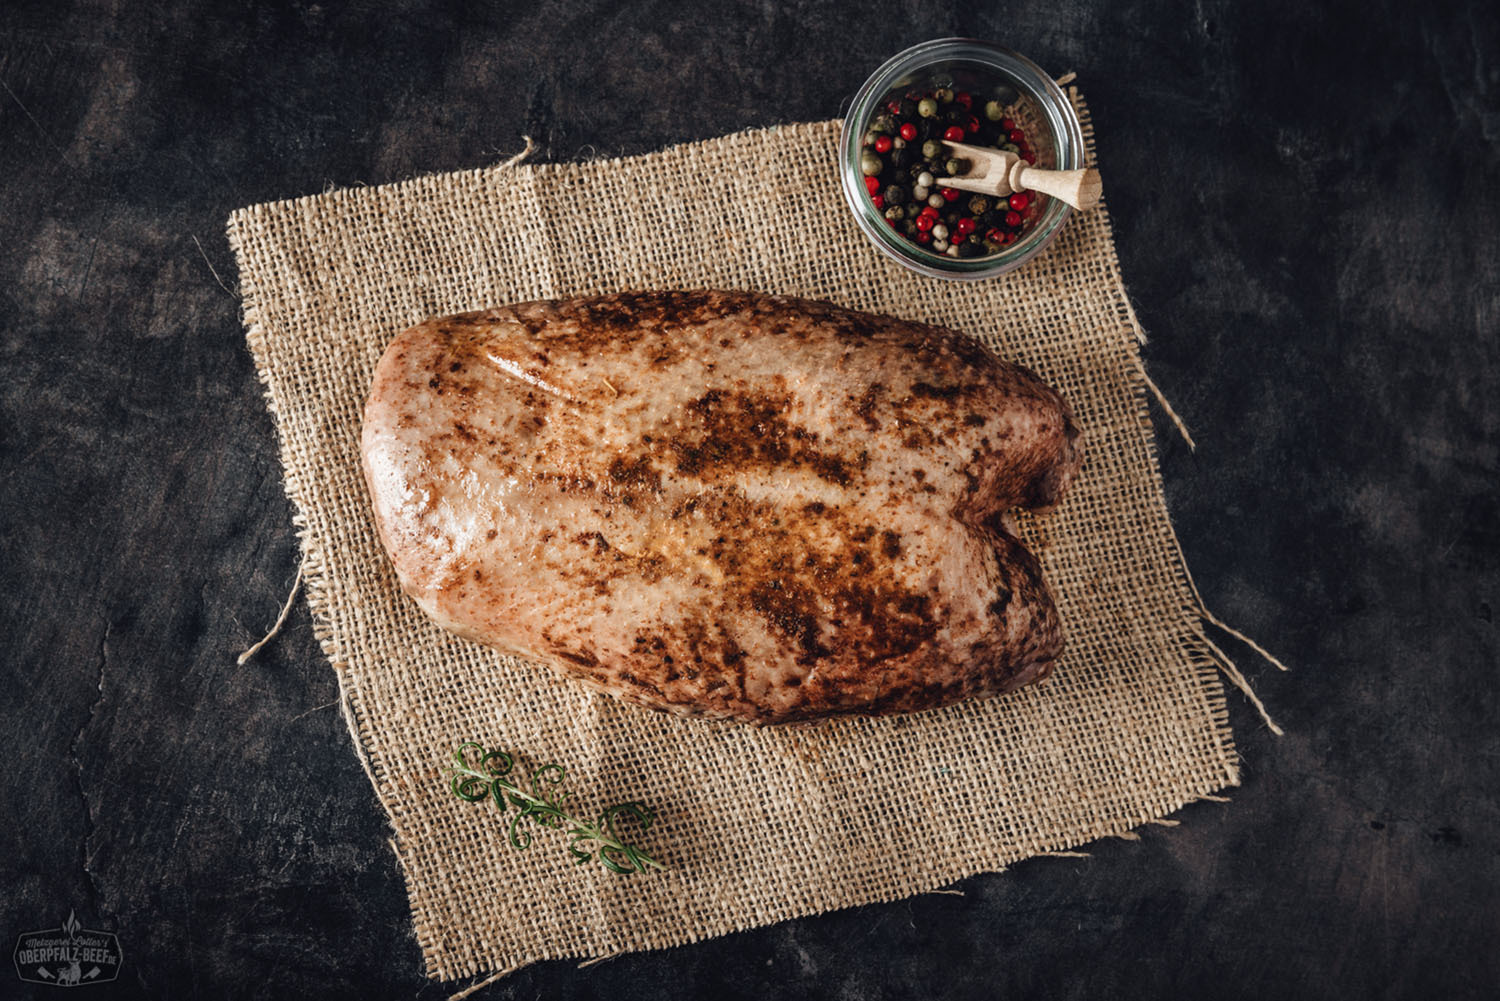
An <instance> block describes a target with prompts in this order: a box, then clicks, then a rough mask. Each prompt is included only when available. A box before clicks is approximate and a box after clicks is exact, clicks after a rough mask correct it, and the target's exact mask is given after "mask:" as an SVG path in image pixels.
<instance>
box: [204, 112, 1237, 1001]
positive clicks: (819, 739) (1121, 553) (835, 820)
mask: <svg viewBox="0 0 1500 1001" xmlns="http://www.w3.org/2000/svg"><path fill="white" fill-rule="evenodd" d="M1074 99H1075V102H1077V104H1078V106H1079V109H1080V111H1081V112H1084V113H1083V115H1082V117H1083V119H1084V121H1085V125H1086V126H1087V114H1086V110H1085V109H1084V108H1083V107H1082V102H1081V101H1080V100H1078V98H1077V97H1076V95H1075V97H1074ZM837 136H838V125H837V123H834V122H821V123H815V124H805V125H796V126H788V127H781V128H773V129H767V130H763V131H755V132H747V133H742V134H738V135H732V136H727V137H724V138H720V139H715V140H710V141H707V142H700V143H693V144H691V145H685V146H679V147H675V148H672V149H668V150H664V151H662V152H659V153H654V154H651V155H649V156H642V157H633V158H630V159H623V160H612V161H608V162H595V163H587V164H558V165H543V166H535V167H532V166H502V167H494V168H489V169H484V170H475V171H470V172H465V173H456V174H446V175H442V176H434V177H424V178H421V179H418V180H414V181H410V182H407V183H403V184H396V185H391V186H386V187H376V188H361V189H355V190H345V191H335V192H332V193H329V194H325V195H321V196H318V197H310V198H302V199H298V200H295V201H287V202H279V203H276V204H269V205H257V206H254V207H252V208H247V209H244V210H241V211H239V212H237V213H235V214H234V216H233V217H232V218H231V219H230V223H229V234H230V240H231V243H232V244H233V246H234V249H235V252H236V253H237V255H238V258H239V264H240V282H241V286H242V289H243V293H244V309H245V322H246V325H247V327H248V338H249V343H250V347H251V350H252V351H253V353H254V356H255V363H256V365H257V367H258V369H259V372H260V376H261V378H262V379H263V380H264V383H265V387H266V391H267V397H268V399H269V402H270V409H271V412H272V414H273V415H274V418H275V422H276V427H277V431H278V433H279V436H280V446H281V457H282V461H283V463H284V465H285V474H286V488H287V492H288V494H289V495H290V496H291V499H292V501H293V502H294V505H295V509H296V515H295V517H296V520H297V523H298V527H299V530H300V533H301V539H302V546H303V551H304V556H305V560H306V562H305V567H306V580H307V584H308V596H309V601H310V603H311V606H312V610H313V613H314V617H315V621H316V625H317V629H318V635H319V638H320V639H321V641H322V643H323V647H324V649H325V650H326V652H327V654H328V657H329V659H330V661H331V662H332V664H333V667H334V669H335V670H336V671H337V673H338V678H339V682H340V685H341V688H342V692H343V695H344V701H345V714H346V718H347V719H348V721H349V725H350V729H351V731H352V732H353V734H354V739H355V742H356V747H357V750H358V751H359V754H360V756H361V759H362V760H363V761H364V763H365V764H366V766H367V769H368V772H369V775H370V778H371V781H372V782H373V783H374V786H375V790H376V793H377V794H378V796H379V798H380V801H381V803H382V804H383V805H384V807H385V809H386V810H387V811H388V812H389V814H390V819H391V824H392V826H393V827H394V829H395V836H394V839H393V845H394V848H395V850H396V852H397V855H398V856H399V858H400V861H401V864H402V866H403V868H404V870H405V874H406V880H407V889H408V892H409V893H410V897H411V908H412V917H413V920H414V922H415V931H416V937H417V940H418V942H419V943H420V945H421V948H422V952H423V955H424V956H425V958H426V963H427V970H428V973H429V974H430V975H431V976H432V977H434V978H440V979H450V978H455V977H460V976H468V975H473V974H477V973H480V972H484V971H487V970H496V969H504V968H510V967H514V966H517V965H518V964H524V963H528V962H534V961H537V960H542V959H549V958H560V957H596V956H603V955H608V954H612V953H616V952H620V951H626V950H637V949H650V948H658V947H663V946H669V945H675V944H679V943H685V942H693V941H697V940H700V939H704V938H708V937H712V936H715V935H721V934H724V933H726V932H730V931H734V930H737V929H744V928H750V927H754V926H758V925H765V924H769V923H772V922H775V921H780V920H784V919H786V918H791V917H795V916H798V915H806V914H813V913H818V912H822V911H826V910H830V909H833V908H842V907H849V906H851V905H855V904H863V903H867V902H871V901H882V900H895V899H900V898H902V897H905V896H909V895H911V894H915V893H920V892H924V891H928V890H932V889H934V888H938V887H942V886H944V885H946V884H950V883H953V882H954V881H956V880H958V879H961V878H963V877H966V876H970V875H973V874H975V873H980V872H993V871H996V870H999V869H1002V868H1004V866H1005V865H1006V864H1007V863H1010V862H1012V861H1015V860H1018V859H1022V858H1025V857H1027V856H1030V855H1034V854H1037V853H1039V852H1044V851H1048V850H1057V849H1064V848H1067V847H1069V846H1075V845H1079V844H1081V843H1084V842H1087V841H1090V840H1093V839H1096V838H1100V837H1103V836H1107V835H1120V834H1125V833H1127V832H1129V831H1130V830H1131V829H1132V828H1134V827H1136V826H1139V825H1141V824H1143V823H1145V822H1147V821H1150V820H1152V819H1154V818H1160V817H1162V816H1164V815H1165V814H1168V813H1171V812H1172V811H1174V810H1176V809H1178V808H1179V807H1181V806H1183V805H1184V804H1185V803H1188V802H1190V801H1192V800H1194V799H1196V798H1198V797H1201V796H1204V795H1206V794H1211V793H1213V792H1214V791H1216V790H1219V789H1221V788H1223V787H1225V786H1227V785H1233V784H1236V783H1237V781H1238V779H1237V770H1236V761H1235V756H1234V750H1233V745H1232V741H1231V735H1230V732H1229V728H1228V724H1227V721H1226V713H1225V707H1224V701H1223V689H1222V687H1221V685H1220V681H1219V677H1218V674H1217V671H1216V668H1215V664H1214V661H1213V658H1212V653H1211V651H1210V649H1209V647H1208V645H1207V643H1206V637H1205V636H1204V635H1203V633H1202V631H1201V629H1202V627H1201V622H1200V618H1199V614H1198V604H1197V602H1196V601H1195V598H1194V593H1193V590H1192V588H1191V585H1190V583H1189V581H1188V579H1187V577H1186V571H1185V568H1184V566H1183V562H1182V557H1181V553H1180V551H1179V548H1178V545H1177V541H1176V538H1175V536H1174V535H1173V532H1172V528H1171V525H1170V523H1169V521H1168V518H1167V511H1166V507H1165V504H1164V501H1163V497H1162V489H1161V480H1160V474H1159V472H1158V470H1157V465H1156V458H1155V453H1154V451H1153V439H1152V432H1151V426H1150V423H1149V421H1148V418H1147V413H1146V400H1145V388H1144V387H1145V375H1144V372H1143V370H1142V368H1141V366H1140V357H1139V353H1138V338H1139V336H1140V331H1139V328H1138V327H1137V325H1136V322H1135V319H1134V316H1133V313H1132V311H1131V309H1130V306H1129V303H1128V301H1127V299H1126V296H1125V292H1124V288H1123V286H1122V284H1121V279H1120V273H1119V267H1118V263H1117V260H1116V257H1115V252H1114V247H1113V243H1112V240H1111V236H1110V228H1109V220H1108V217H1107V215H1106V213H1105V211H1104V210H1103V208H1100V209H1099V210H1097V211H1093V212H1088V213H1081V214H1077V215H1075V216H1074V218H1073V219H1072V220H1071V221H1070V222H1069V223H1068V225H1067V227H1066V228H1065V230H1064V232H1063V233H1062V235H1061V237H1060V238H1059V239H1058V240H1056V241H1055V242H1054V244H1053V245H1052V246H1051V247H1050V248H1049V249H1048V250H1047V251H1046V252H1045V253H1044V254H1043V255H1041V256H1039V257H1038V258H1036V259H1034V260H1033V261H1032V262H1031V263H1030V264H1028V265H1027V266H1026V267H1024V268H1022V269H1020V270H1019V271H1017V272H1013V273H1011V274H1009V275H1006V276H1003V277H1001V278H999V279H996V280H993V281H986V282H979V283H955V282H943V281H938V280H933V279H927V278H922V277H919V276H916V275H913V274H911V273H909V272H907V271H905V270H903V269H902V268H900V267H899V266H897V265H895V264H892V263H888V262H887V261H885V260H884V259H883V258H882V257H881V256H879V255H878V254H877V252H876V251H875V250H874V249H873V248H871V247H870V246H869V244H868V242H867V241H866V240H865V238H864V237H863V236H862V235H861V234H860V233H859V231H858V230H857V229H856V227H855V225H854V222H853V220H852V218H851V217H850V213H849V211H848V209H847V208H846V207H845V205H844V204H843V201H842V197H843V196H842V194H841V193H840V190H839V186H838V182H837V177H836V175H835V170H834V167H833V164H834V148H835V144H836V140H837ZM677 288H680V289H692V288H726V289H749V290H757V291H763V292H769V293H780V294H789V295H797V296H806V297H811V298H819V299H827V300H831V301H833V302H835V303H838V304H840V305H844V306H850V307H854V308H858V309H864V310H869V311H874V312H881V313H888V314H892V315H895V316H899V317H903V318H906V319H912V320H920V321H925V322H930V323H939V324H944V325H947V326H951V327H954V328H956V329H958V330H962V331H966V332H968V333H970V334H972V335H973V336H975V337H977V338H979V339H980V340H982V341H983V342H984V343H985V344H987V345H989V346H990V347H992V348H993V349H994V350H995V351H996V352H997V353H998V354H999V355H1000V356H1001V357H1002V358H1007V359H1014V360H1017V361H1019V362H1021V363H1022V364H1025V365H1027V366H1030V367H1031V368H1033V369H1035V370H1036V371H1037V372H1039V373H1040V374H1041V375H1042V376H1043V377H1044V378H1046V379H1047V380H1048V381H1049V382H1050V383H1051V384H1052V385H1053V386H1055V387H1057V388H1058V389H1059V390H1060V391H1061V392H1062V394H1063V395H1064V396H1065V397H1066V398H1067V399H1068V400H1069V401H1070V402H1071V403H1072V406H1073V408H1074V410H1075V411H1076V413H1077V417H1078V421H1079V424H1080V425H1081V426H1082V428H1083V429H1084V448H1085V454H1086V459H1085V464H1084V468H1083V471H1082V474H1081V475H1080V476H1079V477H1078V479H1077V480H1076V482H1075V484H1074V487H1073V489H1072V492H1071V494H1070V495H1069V497H1068V498H1067V500H1066V501H1065V503H1064V504H1063V505H1062V507H1061V508H1060V509H1059V510H1057V511H1056V512H1055V513H1053V514H1051V515H1048V516H1046V517H1043V518H1030V517H1023V519H1022V528H1023V532H1024V535H1025V539H1026V541H1027V543H1028V545H1029V546H1030V547H1031V548H1032V549H1033V551H1034V552H1036V553H1037V554H1038V555H1039V557H1040V559H1041V561H1042V564H1043V567H1044V571H1045V574H1046V577H1047V580H1048V581H1049V582H1050V584H1051V586H1052V588H1053V591H1054V593H1055V595H1056V598H1057V602H1058V605H1059V607H1060V611H1061V615H1062V621H1063V625H1064V629H1065V632H1066V635H1067V643H1068V649H1067V653H1066V655H1065V657H1064V658H1063V660H1062V662H1061V663H1060V664H1059V666H1058V667H1057V669H1056V671H1055V673H1054V674H1053V676H1052V677H1051V678H1050V679H1049V680H1048V681H1046V682H1045V683H1043V684H1042V685H1040V686H1036V687H1032V688H1028V689H1024V690H1022V691H1020V692H1016V693H1014V694H1012V695H1008V696H1004V697H1001V698H996V699H991V700H987V701H980V702H972V703H968V704H963V705H959V706H955V707H951V708H948V709H944V710H938V711H933V712H927V713H922V714H918V715H912V716H905V717H898V718H891V719H874V720H870V719H846V720H839V721H835V722H831V723H827V724H824V725H819V726H813V727H803V728H791V729H774V728H772V729H752V728H749V727H746V726H741V725H734V724H721V723H704V722H699V721H693V720H682V719H675V718H669V717H667V716H664V715H660V714H657V713H653V712H651V711H649V710H645V709H639V708H635V707H632V706H628V705H624V704H622V703H619V702H617V701H615V700H613V699H611V698H609V697H606V696H603V695H598V694H594V693H591V692H588V691H585V690H584V689H582V688H581V687H578V686H576V685H575V684H573V683H571V682H568V681H564V680H561V679H559V678H557V677H555V676H554V675H553V673H552V672H551V671H550V670H549V669H547V668H545V667H540V666H537V665H533V664H529V663H525V662H519V661H516V660H513V659H511V658H508V657H505V656H502V655H499V654H497V653H494V652H493V651H491V650H488V649H486V648H484V647H481V646H478V645H475V644H472V643H468V642H466V641H463V640H459V639H457V638H455V637H453V636H451V635H449V634H447V633H445V632H443V631H442V630H440V629H439V628H437V627H436V626H434V625H433V624H432V623H430V622H429V621H428V620H427V619H426V618H425V617H424V616H423V614H422V613H421V612H420V611H419V610H418V609H417V607H416V605H415V604H413V603H412V602H411V601H409V600H408V599H407V598H406V597H405V596H404V595H403V594H402V593H401V592H400V590H399V589H398V587H397V584H396V578H395V574H394V572H393V570H392V568H391V565H390V562H389V560H388V559H387V557H386V555H385V553H384V551H383V550H382V549H381V546H380V543H379V541H378V539H377V537H376V533H375V528H374V524H373V520H372V513H371V508H370V503H369V499H368V497H367V495H366V492H365V487H364V482H363V480H362V478H361V473H360V458H359V431H360V414H361V408H362V406H363V403H364V399H365V394H366V391H367V389H368V386H369V384H370V378H371V375H372V373H373V371H374V368H375V364H376V362H377V361H378V360H379V358H380V356H381V352H382V350H383V349H384V348H385V346H386V344H387V342H388V341H389V340H390V339H391V337H392V336H394V335H395V334H396V333H397V332H398V331H400V330H401V329H403V328H405V327H407V326H409V325H411V324H414V323H417V322H419V321H421V320H423V319H426V318H428V317H432V316H438V315H444V314H449V313H455V312H459V311H462V310H472V309H478V308H481V307H486V306H491V305H497V304H503V303H511V302H520V301H526V300H532V299H543V298H558V297H565V296H572V295H580V294H586V293H595V292H608V291H617V290H624V289H677ZM465 740H478V741H480V742H482V743H484V744H485V745H486V746H490V747H495V748H504V749H509V750H511V751H514V752H517V753H518V754H519V756H520V764H521V765H522V766H523V767H534V766H535V765H538V764H542V763H546V762H558V763H560V764H563V765H565V766H566V767H567V768H568V773H569V783H570V785H571V787H572V788H574V789H575V790H576V794H575V801H574V802H575V804H576V806H577V808H578V810H579V812H581V813H583V814H585V815H592V814H593V812H595V811H597V809H599V808H600V807H602V806H603V805H605V804H608V803H613V802H616V801H619V800H625V799H639V800H643V801H644V802H646V803H648V804H650V805H651V806H653V807H654V808H655V809H656V811H657V813H658V815H659V821H658V823H657V825H656V826H654V827H653V828H652V829H651V830H650V831H649V832H646V833H645V834H644V835H642V836H641V837H640V838H639V839H638V840H639V841H640V843H641V844H642V846H643V847H644V848H645V849H646V850H648V851H650V852H651V853H652V854H653V855H655V856H656V857H657V858H660V859H662V860H663V861H665V862H666V863H667V864H668V865H669V866H670V869H669V871H667V872H665V873H653V874H647V875H632V876H617V875H614V874H612V873H610V872H608V871H606V870H604V869H603V868H602V867H601V866H599V865H597V864H591V865H585V866H575V865H574V864H573V863H572V860H571V859H570V857H569V855H568V852H567V850H566V847H565V841H564V839H563V837H562V836H561V835H559V834H557V833H555V832H551V831H546V830H542V829H540V828H538V829H537V830H536V836H535V840H534V842H533V844H532V845H531V847H530V849H529V850H527V851H517V850H515V849H513V848H511V847H509V846H508V845H507V844H506V843H505V834H506V823H505V818H502V817H501V816H500V815H498V814H497V812H496V810H495V809H494V807H493V804H488V803H477V804H472V803H466V802H462V801H460V800H458V799H457V798H455V797H454V796H453V795H452V794H451V792H450V791H449V789H448V782H447V772H446V766H447V764H448V761H449V757H450V754H451V752H452V751H453V749H454V747H455V746H456V745H457V744H458V743H460V742H461V741H465Z"/></svg>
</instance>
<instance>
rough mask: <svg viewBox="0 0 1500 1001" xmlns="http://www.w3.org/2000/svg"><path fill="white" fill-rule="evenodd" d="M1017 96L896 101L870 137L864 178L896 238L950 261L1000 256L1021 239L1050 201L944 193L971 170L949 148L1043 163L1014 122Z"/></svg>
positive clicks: (946, 91) (945, 93) (1002, 92)
mask: <svg viewBox="0 0 1500 1001" xmlns="http://www.w3.org/2000/svg"><path fill="white" fill-rule="evenodd" d="M1014 101H1015V93H1014V91H1010V90H1009V88H1003V87H1002V88H998V90H997V93H996V96H995V97H994V98H992V99H989V100H985V101H983V103H981V99H980V98H977V97H975V96H974V95H973V94H971V93H969V92H967V91H962V90H954V89H953V88H952V87H937V88H935V89H933V90H929V91H925V92H924V91H915V90H913V91H907V92H906V93H905V95H904V96H900V97H896V96H892V97H891V98H890V99H889V100H888V101H887V102H886V104H885V106H884V107H883V108H882V109H881V111H880V112H879V113H878V114H877V115H876V116H875V118H874V120H873V121H872V122H871V123H870V126H869V128H868V129H867V130H866V132H865V135H864V145H863V149H862V151H861V154H860V171H861V172H862V173H863V174H864V176H865V190H866V191H867V192H868V193H869V197H870V200H871V202H872V203H873V204H874V206H875V208H876V209H877V210H878V211H880V212H881V213H882V214H883V215H884V216H885V220H886V222H888V223H889V224H890V225H891V228H892V229H894V230H895V231H896V232H897V233H900V234H901V235H902V236H904V237H905V238H906V239H908V240H910V241H911V242H912V243H915V244H917V245H918V246H920V247H922V248H923V249H925V250H929V251H932V252H933V253H937V254H946V255H947V256H949V257H984V256H986V255H989V254H998V253H1000V252H1001V251H1002V250H1004V249H1005V248H1006V246H1008V245H1009V244H1012V243H1015V242H1016V240H1018V239H1020V237H1021V234H1022V233H1023V232H1025V230H1026V227H1027V226H1029V225H1030V224H1031V223H1032V222H1033V221H1034V220H1035V219H1036V215H1037V209H1038V203H1039V202H1040V201H1042V200H1043V199H1044V196H1041V195H1035V194H1032V193H1031V192H1016V193H1015V194H1012V195H1010V196H1009V197H999V198H996V197H991V196H988V195H978V194H974V193H973V192H969V191H960V190H959V189H957V188H946V187H942V186H941V185H939V184H938V183H937V181H938V179H939V178H943V177H958V176H961V175H963V174H964V173H966V172H967V171H968V170H969V167H970V164H969V162H968V161H967V160H965V159H963V158H961V157H955V156H952V155H950V151H949V150H948V148H947V147H946V146H945V145H943V142H944V141H947V142H961V143H967V144H969V145H971V146H988V147H992V148H996V149H1003V150H1007V151H1008V152H1011V153H1015V154H1016V155H1017V156H1019V157H1020V158H1021V159H1023V160H1025V161H1026V162H1027V163H1036V153H1035V152H1034V151H1033V150H1032V148H1031V143H1030V142H1029V141H1028V139H1027V137H1026V133H1025V131H1023V130H1022V129H1021V128H1020V126H1018V125H1017V124H1016V122H1015V120H1014V118H1013V117H1012V115H1011V112H1010V104H1011V103H1012V102H1014Z"/></svg>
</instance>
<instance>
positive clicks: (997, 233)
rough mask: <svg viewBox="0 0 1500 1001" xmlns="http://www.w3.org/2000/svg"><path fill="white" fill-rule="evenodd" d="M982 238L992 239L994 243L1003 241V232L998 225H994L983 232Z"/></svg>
mask: <svg viewBox="0 0 1500 1001" xmlns="http://www.w3.org/2000/svg"><path fill="white" fill-rule="evenodd" d="M984 238H985V239H986V240H993V241H994V242H995V243H1004V242H1005V233H1004V232H1003V231H1002V230H1001V229H1000V228H999V227H996V228H994V229H991V230H987V231H986V232H985V234H984Z"/></svg>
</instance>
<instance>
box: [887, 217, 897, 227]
mask: <svg viewBox="0 0 1500 1001" xmlns="http://www.w3.org/2000/svg"><path fill="white" fill-rule="evenodd" d="M886 222H888V223H890V225H891V229H895V228H896V220H894V219H887V220H886Z"/></svg>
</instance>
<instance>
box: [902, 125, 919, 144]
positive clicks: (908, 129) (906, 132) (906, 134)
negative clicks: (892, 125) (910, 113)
mask: <svg viewBox="0 0 1500 1001" xmlns="http://www.w3.org/2000/svg"><path fill="white" fill-rule="evenodd" d="M916 137H917V127H916V126H915V125H913V124H912V123H911V122H907V123H906V124H905V125H903V126H901V138H902V139H905V140H906V141H907V142H911V141H912V140H913V139H915V138H916Z"/></svg>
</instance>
